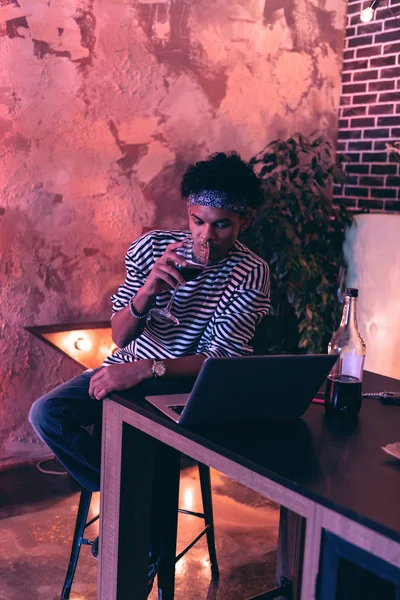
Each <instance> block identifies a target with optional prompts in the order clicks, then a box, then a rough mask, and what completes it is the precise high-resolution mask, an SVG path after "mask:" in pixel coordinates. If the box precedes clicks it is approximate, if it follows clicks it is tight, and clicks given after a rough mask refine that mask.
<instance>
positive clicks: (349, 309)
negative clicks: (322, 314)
mask: <svg viewBox="0 0 400 600" xmlns="http://www.w3.org/2000/svg"><path fill="white" fill-rule="evenodd" d="M340 327H346V328H347V329H358V327H357V298H354V297H353V296H345V299H344V306H343V313H342V320H341V322H340Z"/></svg>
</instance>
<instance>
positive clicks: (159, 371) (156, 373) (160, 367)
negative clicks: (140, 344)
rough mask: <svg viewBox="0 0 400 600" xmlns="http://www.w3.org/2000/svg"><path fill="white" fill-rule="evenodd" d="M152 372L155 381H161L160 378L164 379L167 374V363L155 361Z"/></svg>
mask: <svg viewBox="0 0 400 600" xmlns="http://www.w3.org/2000/svg"><path fill="white" fill-rule="evenodd" d="M151 372H152V373H153V379H160V377H163V376H164V375H165V373H166V372H167V367H166V366H165V362H164V361H163V360H153V364H152V367H151Z"/></svg>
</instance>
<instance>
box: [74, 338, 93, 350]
mask: <svg viewBox="0 0 400 600" xmlns="http://www.w3.org/2000/svg"><path fill="white" fill-rule="evenodd" d="M74 346H75V348H76V349H77V350H82V351H83V352H89V350H91V349H92V342H91V341H90V339H89V338H84V337H78V338H77V339H76V340H75V342H74Z"/></svg>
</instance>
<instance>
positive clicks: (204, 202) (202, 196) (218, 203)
mask: <svg viewBox="0 0 400 600" xmlns="http://www.w3.org/2000/svg"><path fill="white" fill-rule="evenodd" d="M194 204H195V205H197V206H214V207H215V208H224V209H225V210H232V211H234V212H240V213H246V212H247V210H248V206H247V202H246V200H236V199H234V198H229V196H228V194H227V193H226V192H218V191H216V190H204V191H202V192H197V193H195V194H190V196H189V206H192V205H194Z"/></svg>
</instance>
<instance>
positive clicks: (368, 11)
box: [360, 6, 374, 23]
mask: <svg viewBox="0 0 400 600" xmlns="http://www.w3.org/2000/svg"><path fill="white" fill-rule="evenodd" d="M373 18H374V11H373V9H372V8H371V7H370V6H368V8H365V9H364V10H363V11H362V12H361V14H360V20H361V21H362V22H363V23H369V22H370V21H372V19H373Z"/></svg>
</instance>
